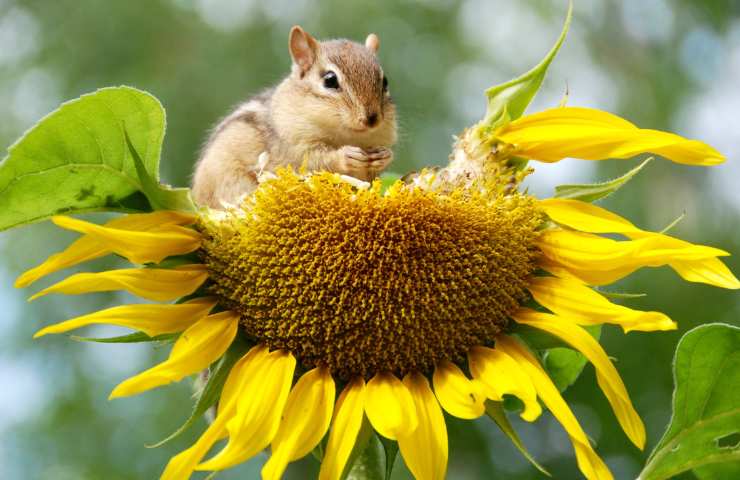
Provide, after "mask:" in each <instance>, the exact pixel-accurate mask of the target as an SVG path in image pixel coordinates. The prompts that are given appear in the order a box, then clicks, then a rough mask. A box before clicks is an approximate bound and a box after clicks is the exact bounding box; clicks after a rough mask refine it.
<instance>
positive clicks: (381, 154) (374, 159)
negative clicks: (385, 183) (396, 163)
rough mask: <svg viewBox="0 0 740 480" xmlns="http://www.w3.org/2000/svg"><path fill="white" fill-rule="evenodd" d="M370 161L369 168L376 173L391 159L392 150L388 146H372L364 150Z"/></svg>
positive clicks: (383, 168)
mask: <svg viewBox="0 0 740 480" xmlns="http://www.w3.org/2000/svg"><path fill="white" fill-rule="evenodd" d="M365 153H366V154H367V157H368V159H369V160H370V163H371V168H372V169H373V170H374V171H375V173H376V174H378V173H380V172H382V171H383V170H385V167H387V166H388V165H390V163H391V162H392V161H393V150H391V149H390V148H388V147H374V148H369V149H367V150H365Z"/></svg>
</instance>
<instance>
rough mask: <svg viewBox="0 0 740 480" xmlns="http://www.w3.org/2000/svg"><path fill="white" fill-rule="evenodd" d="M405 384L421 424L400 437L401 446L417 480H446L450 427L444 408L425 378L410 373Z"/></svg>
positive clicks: (399, 444)
mask: <svg viewBox="0 0 740 480" xmlns="http://www.w3.org/2000/svg"><path fill="white" fill-rule="evenodd" d="M403 384H404V385H405V386H406V388H407V389H408V391H409V392H410V393H411V398H413V400H414V406H415V407H416V415H417V417H418V419H419V425H418V427H416V430H414V431H413V432H412V433H411V434H409V435H399V436H398V447H399V449H400V450H401V455H402V456H403V460H404V462H405V463H406V466H407V467H408V468H409V470H411V473H412V474H413V475H414V478H415V479H416V480H444V478H445V473H446V472H447V427H446V425H445V419H444V416H443V415H442V409H441V408H439V403H437V399H436V398H435V397H434V393H432V389H431V388H429V382H428V381H427V379H426V378H424V375H422V374H420V373H417V372H414V373H409V374H407V375H406V376H405V377H404V379H403Z"/></svg>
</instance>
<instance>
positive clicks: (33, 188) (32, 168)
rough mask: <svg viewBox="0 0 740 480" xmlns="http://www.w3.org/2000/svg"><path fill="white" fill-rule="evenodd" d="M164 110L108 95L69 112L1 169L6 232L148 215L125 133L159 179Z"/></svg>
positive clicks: (39, 129)
mask: <svg viewBox="0 0 740 480" xmlns="http://www.w3.org/2000/svg"><path fill="white" fill-rule="evenodd" d="M164 131H165V115H164V109H163V108H162V105H161V104H160V103H159V101H158V100H157V99H156V98H154V97H153V96H151V95H150V94H148V93H146V92H142V91H140V90H137V89H134V88H130V87H117V88H104V89H101V90H98V91H97V92H95V93H91V94H88V95H83V96H82V97H80V98H78V99H77V100H72V101H71V102H67V103H65V104H63V105H62V106H61V107H59V109H57V110H55V111H54V112H52V113H51V114H49V115H47V116H46V117H44V118H43V119H42V120H41V121H39V123H37V124H36V125H35V126H34V127H33V128H31V129H30V130H29V131H28V132H26V134H25V135H23V137H21V139H20V140H18V141H17V142H16V143H15V144H14V145H12V146H11V147H10V148H9V149H8V156H7V157H5V159H4V160H3V161H2V162H0V230H5V229H8V228H11V227H16V226H19V225H24V224H27V223H31V222H36V221H40V220H43V219H45V218H48V217H50V216H52V215H56V214H61V213H65V214H69V213H80V212H91V211H137V210H139V211H141V210H144V211H148V208H146V205H142V202H141V198H140V197H141V196H140V195H139V194H138V191H139V190H140V189H141V184H140V181H139V176H138V174H137V171H136V166H135V165H134V160H133V158H132V157H131V155H130V154H129V152H128V148H127V146H126V139H125V134H124V132H128V134H129V136H130V137H131V144H132V145H134V146H135V147H136V150H137V151H139V152H141V154H142V156H141V162H142V164H143V166H144V168H145V170H146V171H147V172H150V175H152V176H153V177H154V178H157V171H158V169H159V157H160V151H161V147H162V139H163V137H164Z"/></svg>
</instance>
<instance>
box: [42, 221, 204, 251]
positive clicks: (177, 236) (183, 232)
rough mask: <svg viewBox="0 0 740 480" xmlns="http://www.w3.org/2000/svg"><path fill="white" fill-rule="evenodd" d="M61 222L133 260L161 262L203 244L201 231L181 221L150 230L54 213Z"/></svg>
mask: <svg viewBox="0 0 740 480" xmlns="http://www.w3.org/2000/svg"><path fill="white" fill-rule="evenodd" d="M51 221H52V222H54V223H55V224H56V225H57V226H59V227H62V228H66V229H67V230H74V231H75V232H80V233H84V234H86V235H89V236H90V237H92V238H94V239H95V240H96V241H97V242H98V243H100V244H102V245H104V246H105V248H106V249H107V250H108V251H110V252H113V253H117V254H119V255H121V256H123V257H126V258H127V259H128V260H130V261H131V262H133V263H149V262H153V263H159V262H161V261H162V260H164V259H165V258H167V257H169V256H172V255H182V254H185V253H190V252H193V251H195V250H197V249H198V247H200V234H199V233H198V232H196V231H195V230H193V229H191V228H187V227H182V226H179V225H162V226H159V227H157V228H153V229H151V230H148V231H144V232H142V231H134V230H124V229H121V228H110V227H103V226H100V225H96V224H94V223H90V222H85V221H83V220H79V219H76V218H71V217H59V216H57V217H52V218H51Z"/></svg>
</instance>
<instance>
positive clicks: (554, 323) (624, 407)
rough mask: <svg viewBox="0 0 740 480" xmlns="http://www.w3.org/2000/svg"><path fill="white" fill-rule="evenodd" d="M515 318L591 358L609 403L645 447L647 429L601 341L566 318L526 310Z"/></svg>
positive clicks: (626, 429)
mask: <svg viewBox="0 0 740 480" xmlns="http://www.w3.org/2000/svg"><path fill="white" fill-rule="evenodd" d="M513 318H514V320H516V321H517V322H518V323H521V324H524V325H529V326H531V327H534V328H538V329H540V330H544V331H546V332H548V333H550V334H552V335H555V336H556V337H558V338H560V339H561V340H563V341H564V342H566V343H568V344H569V345H570V346H572V347H573V348H575V349H576V350H578V351H579V352H581V353H582V354H583V355H584V356H585V357H586V358H588V360H589V361H590V362H591V363H592V364H593V366H594V368H596V380H597V381H598V383H599V386H600V387H601V390H602V391H603V392H604V395H606V398H607V399H608V400H609V403H610V404H611V406H612V409H613V410H614V414H615V415H616V416H617V420H619V424H620V425H621V426H622V429H623V430H624V432H625V433H626V434H627V436H628V437H629V439H630V440H631V441H632V443H634V444H635V445H636V446H637V447H638V448H640V449H642V448H644V447H645V426H644V425H643V423H642V420H641V419H640V416H639V415H638V414H637V412H636V411H635V407H633V406H632V401H631V400H630V397H629V394H628V393H627V388H626V387H625V386H624V383H623V382H622V379H621V377H620V376H619V373H618V372H617V369H616V368H614V365H613V364H612V362H611V361H610V360H609V357H608V356H607V355H606V352H604V349H603V348H601V345H599V342H597V341H596V340H595V339H594V338H593V337H592V336H591V335H589V334H588V332H586V331H585V330H584V329H583V328H581V327H579V326H578V325H576V324H575V323H573V322H571V321H569V320H568V319H567V318H564V317H558V316H555V315H550V314H549V313H541V312H536V311H534V310H530V309H528V308H522V309H520V310H519V311H518V312H517V313H516V314H515V315H513Z"/></svg>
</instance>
